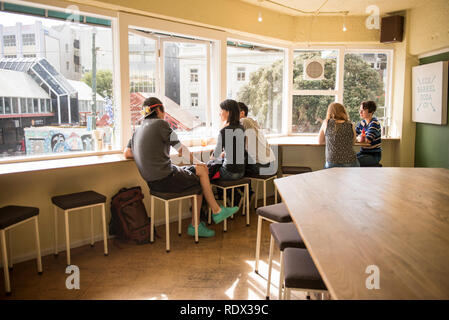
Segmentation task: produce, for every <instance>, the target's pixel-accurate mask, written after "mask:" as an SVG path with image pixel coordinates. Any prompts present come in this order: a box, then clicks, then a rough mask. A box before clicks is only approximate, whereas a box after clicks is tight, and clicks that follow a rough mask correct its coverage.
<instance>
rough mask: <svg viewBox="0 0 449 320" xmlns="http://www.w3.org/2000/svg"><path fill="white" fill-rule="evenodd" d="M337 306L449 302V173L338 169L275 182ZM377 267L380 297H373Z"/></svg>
mask: <svg viewBox="0 0 449 320" xmlns="http://www.w3.org/2000/svg"><path fill="white" fill-rule="evenodd" d="M275 183H276V186H277V188H278V190H279V193H280V194H281V197H282V199H283V201H284V202H285V204H286V206H287V208H288V210H289V212H290V214H291V216H292V219H293V221H294V223H295V224H296V226H297V227H298V230H299V232H300V234H301V236H302V237H303V239H304V241H305V244H306V246H307V248H308V250H309V252H310V254H311V256H312V258H313V260H314V262H315V265H316V266H317V268H318V270H319V272H320V274H321V276H322V277H323V280H324V282H325V283H326V286H327V288H328V289H329V291H330V293H331V295H332V297H333V298H335V299H449V170H447V169H433V168H333V169H327V170H320V171H315V172H311V173H305V174H300V175H295V176H289V177H285V178H281V179H276V180H275ZM371 265H375V266H377V267H378V268H379V272H380V282H379V284H380V289H371V290H369V289H367V287H366V280H367V278H368V277H370V276H371V275H372V274H369V273H365V272H366V269H367V267H368V266H371Z"/></svg>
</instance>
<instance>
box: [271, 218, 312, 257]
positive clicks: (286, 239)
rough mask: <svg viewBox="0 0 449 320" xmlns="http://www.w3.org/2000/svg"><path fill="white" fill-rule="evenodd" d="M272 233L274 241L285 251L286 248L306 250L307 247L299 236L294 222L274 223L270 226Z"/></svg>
mask: <svg viewBox="0 0 449 320" xmlns="http://www.w3.org/2000/svg"><path fill="white" fill-rule="evenodd" d="M270 232H271V235H272V236H273V238H274V241H275V242H276V244H277V245H278V247H279V250H281V251H283V250H284V249H285V248H305V247H306V245H305V244H304V241H302V238H301V236H300V235H299V232H298V229H297V228H296V225H295V224H294V223H293V222H289V223H272V224H270Z"/></svg>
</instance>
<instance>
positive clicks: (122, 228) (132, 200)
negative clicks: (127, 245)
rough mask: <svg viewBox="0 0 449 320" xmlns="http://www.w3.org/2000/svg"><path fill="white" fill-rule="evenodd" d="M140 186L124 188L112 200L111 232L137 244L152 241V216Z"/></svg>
mask: <svg viewBox="0 0 449 320" xmlns="http://www.w3.org/2000/svg"><path fill="white" fill-rule="evenodd" d="M142 199H143V193H142V189H141V188H140V187H132V188H122V189H120V190H119V192H117V193H116V194H115V195H114V196H113V197H112V200H111V221H110V223H109V234H110V235H115V236H116V237H117V238H119V239H121V240H125V241H129V242H135V243H137V244H144V243H149V242H150V231H151V225H150V218H149V217H148V215H147V211H146V210H145V205H144V204H143V201H142Z"/></svg>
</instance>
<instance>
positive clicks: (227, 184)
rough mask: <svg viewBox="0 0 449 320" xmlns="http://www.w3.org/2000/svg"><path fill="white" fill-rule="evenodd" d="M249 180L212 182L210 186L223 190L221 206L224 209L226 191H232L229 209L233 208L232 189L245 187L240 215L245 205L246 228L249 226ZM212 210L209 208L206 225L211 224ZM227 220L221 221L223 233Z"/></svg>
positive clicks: (225, 229)
mask: <svg viewBox="0 0 449 320" xmlns="http://www.w3.org/2000/svg"><path fill="white" fill-rule="evenodd" d="M250 182H251V180H250V179H248V178H242V179H238V180H220V179H218V180H212V181H211V186H213V187H216V188H220V189H222V190H223V206H224V207H226V206H227V205H226V202H227V201H226V200H227V198H226V190H228V189H232V198H231V207H233V206H234V188H238V187H245V192H244V193H243V205H242V213H243V212H244V211H245V203H246V226H247V227H248V226H249V184H250ZM211 217H212V209H211V208H210V207H209V215H208V223H209V224H211ZM227 228H228V227H227V219H225V220H224V221H223V231H224V232H226V231H227Z"/></svg>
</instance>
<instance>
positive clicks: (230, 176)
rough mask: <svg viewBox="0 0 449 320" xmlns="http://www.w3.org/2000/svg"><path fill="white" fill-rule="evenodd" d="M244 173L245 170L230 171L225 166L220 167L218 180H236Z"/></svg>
mask: <svg viewBox="0 0 449 320" xmlns="http://www.w3.org/2000/svg"><path fill="white" fill-rule="evenodd" d="M244 175H245V172H230V171H228V170H226V167H221V168H220V180H238V179H241V178H242V177H243V176H244Z"/></svg>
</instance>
